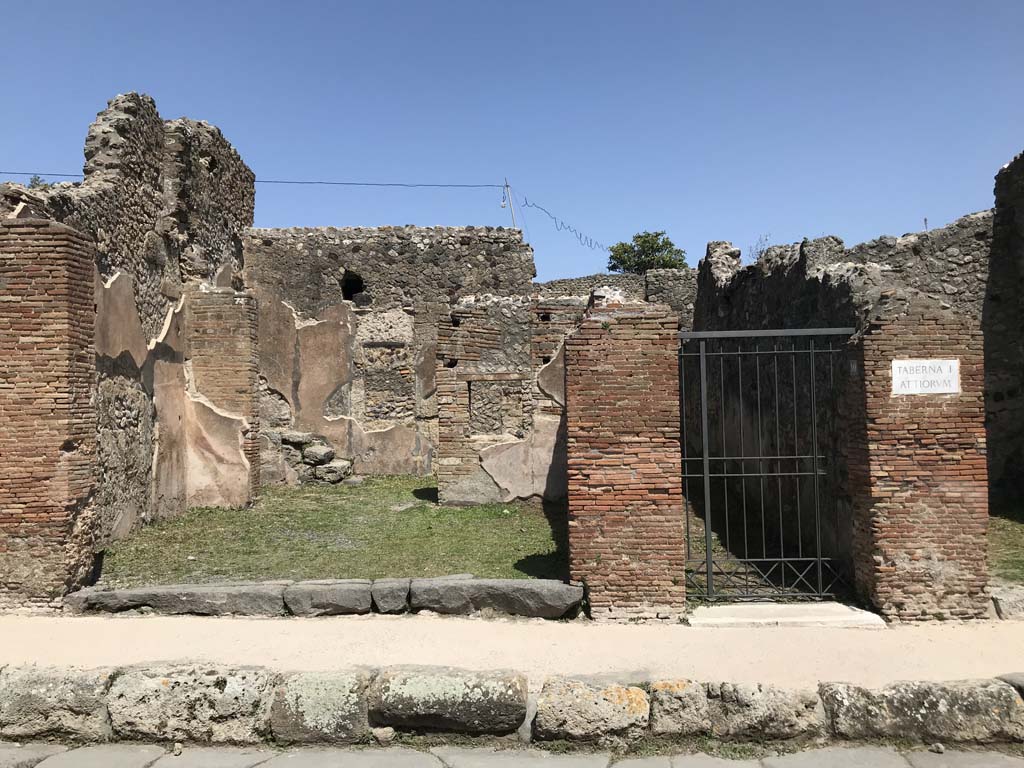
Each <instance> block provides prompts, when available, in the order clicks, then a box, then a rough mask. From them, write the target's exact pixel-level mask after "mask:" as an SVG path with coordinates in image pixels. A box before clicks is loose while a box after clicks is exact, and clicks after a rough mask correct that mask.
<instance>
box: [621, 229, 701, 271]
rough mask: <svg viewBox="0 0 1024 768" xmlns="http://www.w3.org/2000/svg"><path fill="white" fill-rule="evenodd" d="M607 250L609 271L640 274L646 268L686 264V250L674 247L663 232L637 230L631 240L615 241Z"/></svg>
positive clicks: (675, 267) (664, 267)
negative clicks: (626, 241)
mask: <svg viewBox="0 0 1024 768" xmlns="http://www.w3.org/2000/svg"><path fill="white" fill-rule="evenodd" d="M608 250H609V255H608V271H609V272H633V273H635V274H637V275H642V274H643V273H644V272H646V271H647V270H648V269H678V268H679V267H685V266H686V251H684V250H683V249H682V248H676V246H675V243H673V242H672V241H671V240H669V239H668V237H667V236H666V235H665V233H664V232H639V233H637V234H635V235H633V240H632V242H628V243H625V242H624V243H616V244H615V245H613V246H612V247H611V248H609V249H608Z"/></svg>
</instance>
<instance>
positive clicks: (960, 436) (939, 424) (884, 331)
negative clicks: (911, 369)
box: [847, 300, 988, 620]
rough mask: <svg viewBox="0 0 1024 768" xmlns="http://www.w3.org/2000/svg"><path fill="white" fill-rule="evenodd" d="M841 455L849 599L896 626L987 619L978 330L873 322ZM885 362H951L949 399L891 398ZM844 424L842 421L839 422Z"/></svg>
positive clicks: (923, 316)
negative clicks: (953, 388) (848, 499)
mask: <svg viewBox="0 0 1024 768" xmlns="http://www.w3.org/2000/svg"><path fill="white" fill-rule="evenodd" d="M862 353H863V374H864V389H863V390H862V391H861V392H860V395H859V396H860V398H861V400H862V403H863V407H860V408H857V407H854V408H851V409H850V411H851V413H853V414H856V415H857V417H858V418H859V417H863V418H861V419H860V423H861V426H860V428H859V429H851V430H850V435H849V449H848V456H847V462H848V465H849V466H848V472H849V486H850V492H851V496H852V505H853V547H852V549H853V552H852V554H853V563H854V571H855V581H856V584H857V588H858V591H859V592H860V594H861V595H862V596H863V597H865V598H866V599H868V600H869V601H870V602H871V603H872V604H874V605H875V606H876V607H877V608H878V609H879V610H880V611H881V612H882V614H883V615H885V616H886V617H888V618H891V619H898V620H928V619H935V618H976V617H982V616H984V615H985V612H986V608H987V592H986V590H987V582H988V572H987V566H986V555H987V551H988V548H987V539H986V533H987V525H988V477H987V469H986V456H985V452H986V445H985V403H984V362H983V340H982V334H981V331H980V329H978V328H977V327H972V326H971V325H970V324H968V323H966V322H964V320H963V319H962V318H960V317H958V316H956V315H954V314H953V313H951V312H948V311H944V310H941V309H939V308H937V307H934V306H933V305H931V303H930V302H922V301H920V300H919V301H918V302H917V303H916V304H912V305H911V308H910V310H909V311H908V312H906V313H904V314H901V315H900V316H898V317H892V316H888V317H885V316H883V317H882V318H879V319H876V320H874V321H873V322H872V323H871V325H870V326H869V327H868V329H867V330H866V333H865V336H864V339H863V348H862ZM894 359H959V361H960V392H959V393H958V394H940V395H894V394H893V391H892V361H893V360H894ZM849 421H850V419H849V418H848V422H849Z"/></svg>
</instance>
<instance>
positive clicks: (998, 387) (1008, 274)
mask: <svg viewBox="0 0 1024 768" xmlns="http://www.w3.org/2000/svg"><path fill="white" fill-rule="evenodd" d="M995 197H996V207H995V220H994V227H993V228H994V236H993V243H992V255H991V259H990V261H989V265H990V266H989V277H988V281H987V286H986V292H985V298H984V304H983V308H982V330H983V331H984V333H985V410H986V417H987V421H988V449H989V454H988V455H989V479H990V482H991V488H992V496H991V503H992V508H993V511H1010V510H1013V509H1014V505H1016V506H1017V507H1019V505H1020V500H1021V499H1024V473H1022V472H1021V471H1020V468H1021V466H1022V465H1024V333H1022V329H1024V155H1018V156H1017V157H1016V158H1014V160H1013V161H1012V162H1010V163H1008V164H1007V165H1006V166H1005V167H1004V168H1003V169H1002V170H1000V171H999V174H998V175H997V176H996V185H995Z"/></svg>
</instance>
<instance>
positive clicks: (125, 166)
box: [0, 93, 255, 548]
mask: <svg viewBox="0 0 1024 768" xmlns="http://www.w3.org/2000/svg"><path fill="white" fill-rule="evenodd" d="M84 172H85V178H84V180H83V181H82V182H79V183H74V184H71V183H61V184H56V185H54V186H53V187H52V188H49V189H45V190H26V189H25V188H24V187H20V186H19V185H12V184H7V185H0V199H2V201H3V205H0V207H4V208H10V207H12V206H16V205H17V204H18V203H19V202H28V203H29V204H30V205H31V207H32V209H33V210H36V211H38V212H40V215H43V216H46V217H49V218H53V219H55V220H58V221H61V222H64V223H66V224H68V225H70V226H73V227H75V228H76V229H77V230H79V231H80V232H82V233H84V234H85V235H87V236H88V237H90V238H92V239H93V240H94V242H95V255H96V256H95V268H96V303H97V320H96V322H97V328H98V332H99V333H100V338H99V339H98V343H97V345H96V353H97V359H96V370H97V374H98V380H97V383H96V415H97V419H96V426H97V456H96V460H97V465H98V466H97V474H98V495H97V507H98V510H99V511H98V516H99V521H100V523H99V531H98V533H97V538H96V546H97V547H100V548H102V547H103V546H105V545H106V544H107V543H109V542H110V541H112V540H114V539H117V538H121V537H122V536H125V535H127V534H128V533H130V532H131V531H133V530H135V529H136V528H137V527H138V526H139V525H141V524H143V523H144V522H147V521H149V520H153V519H157V518H160V517H167V516H171V515H175V514H179V513H180V512H182V511H184V509H185V504H186V503H187V495H188V494H187V489H186V487H185V473H184V471H183V468H184V463H185V455H184V452H185V445H186V444H185V442H184V441H183V439H180V438H182V435H181V434H178V433H179V432H180V431H181V430H180V429H179V428H178V426H177V422H178V416H179V415H180V409H181V408H182V407H183V404H182V396H183V394H184V392H183V387H184V377H183V376H182V375H181V368H180V365H181V355H182V354H183V349H182V345H181V343H179V342H180V340H181V339H180V336H181V334H179V333H176V332H172V327H174V328H176V327H177V326H178V325H180V324H181V323H182V322H183V319H182V317H181V316H180V309H181V306H180V305H181V299H182V295H183V293H184V291H185V288H186V286H188V285H189V284H191V283H195V282H199V281H206V282H208V283H211V284H212V283H214V282H218V281H219V282H221V283H225V282H226V283H227V284H231V282H232V281H233V280H234V282H236V283H237V282H238V277H237V273H238V271H239V270H240V268H241V266H242V252H241V237H240V235H241V232H242V230H243V229H245V228H246V227H249V226H251V224H252V217H253V206H254V201H255V193H254V176H253V173H252V171H250V170H249V169H248V168H247V167H246V165H245V164H244V163H243V162H242V160H241V158H240V157H239V156H238V153H237V152H236V151H235V150H234V148H233V147H232V146H231V145H230V144H229V143H228V142H227V140H226V139H225V138H224V137H223V135H222V134H221V132H220V131H219V130H218V129H217V128H215V127H213V126H211V125H209V124H207V123H202V122H196V121H193V120H188V119H184V118H182V119H179V120H173V121H167V122H165V121H164V120H163V119H162V118H161V117H160V115H159V113H158V112H157V109H156V105H155V103H154V102H153V100H152V99H151V98H149V97H148V96H144V95H140V94H137V93H129V94H124V95H120V96H117V97H115V98H114V99H112V100H111V101H110V102H109V104H108V106H107V108H106V109H105V110H103V111H102V112H100V113H99V115H98V116H97V118H96V120H95V122H94V123H93V124H92V125H91V126H90V128H89V131H88V134H87V136H86V141H85V167H84ZM90 282H91V280H90ZM158 369H159V375H156V372H157V370H158ZM157 386H159V387H161V389H162V392H163V396H162V398H158V397H157V394H156V388H157ZM175 388H182V389H181V391H180V392H178V395H177V396H171V395H170V393H171V391H172V390H173V389H175ZM158 401H159V402H162V403H163V404H164V410H165V413H163V414H161V412H160V410H159V409H158V407H157V403H158ZM163 438H167V439H166V440H165V445H163V446H160V445H159V441H160V440H161V439H163ZM174 453H177V455H176V456H175V455H172V454H174ZM154 468H159V469H160V470H161V473H162V476H157V473H156V472H155V471H154ZM211 501H214V500H212V499H211Z"/></svg>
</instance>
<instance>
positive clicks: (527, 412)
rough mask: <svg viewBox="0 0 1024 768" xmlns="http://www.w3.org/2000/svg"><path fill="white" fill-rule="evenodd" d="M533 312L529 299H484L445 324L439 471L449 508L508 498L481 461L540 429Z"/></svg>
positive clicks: (439, 372) (440, 356)
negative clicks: (535, 420) (536, 421)
mask: <svg viewBox="0 0 1024 768" xmlns="http://www.w3.org/2000/svg"><path fill="white" fill-rule="evenodd" d="M530 308H531V303H530V300H529V299H528V298H526V297H519V298H498V297H484V298H482V299H479V300H477V299H470V300H466V301H464V302H459V303H457V304H455V305H454V306H452V307H451V310H450V312H449V313H448V315H446V316H442V317H441V319H440V322H439V325H438V341H437V368H436V371H435V381H436V386H437V405H438V436H439V440H438V453H437V462H436V465H437V470H436V471H437V483H438V493H439V496H440V498H441V501H443V502H455V503H458V502H468V501H474V502H487V501H500V500H501V498H502V494H501V489H500V488H499V486H498V484H497V483H496V481H495V479H494V478H493V477H492V476H491V475H489V474H488V473H487V472H486V471H485V470H484V469H483V467H482V466H481V462H480V456H481V453H482V452H484V451H485V450H486V449H487V448H489V447H491V446H495V445H499V444H502V443H509V442H510V441H513V440H516V439H522V438H525V437H526V435H527V433H528V432H529V431H530V429H531V427H532V424H533V405H534V403H533V396H532V392H533V383H534V382H533V376H532V369H531V346H530V316H531V313H530Z"/></svg>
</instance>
